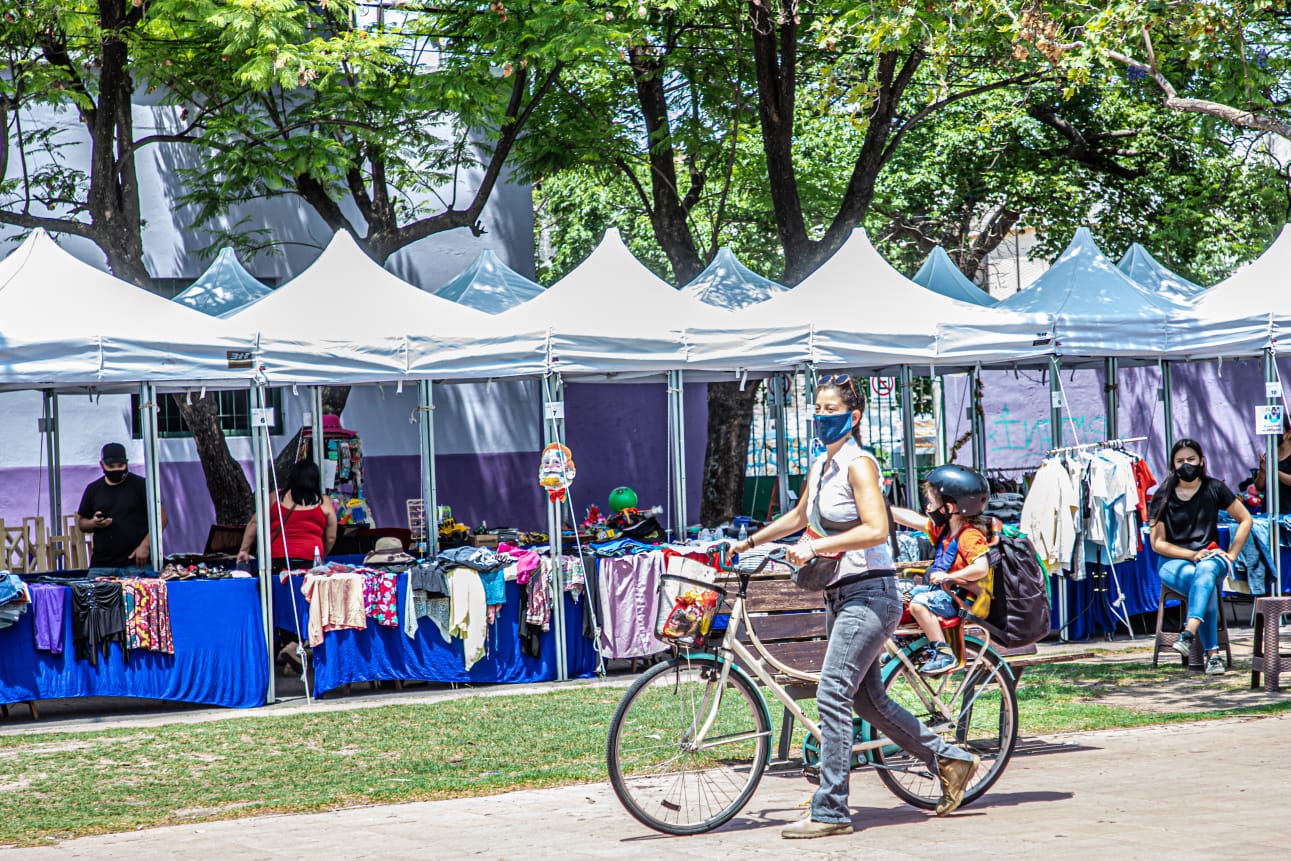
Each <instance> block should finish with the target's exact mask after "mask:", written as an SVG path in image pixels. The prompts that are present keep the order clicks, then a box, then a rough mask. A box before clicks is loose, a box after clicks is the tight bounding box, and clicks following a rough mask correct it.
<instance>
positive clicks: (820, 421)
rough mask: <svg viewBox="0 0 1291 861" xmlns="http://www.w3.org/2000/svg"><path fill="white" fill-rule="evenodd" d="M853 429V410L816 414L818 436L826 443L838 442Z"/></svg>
mask: <svg viewBox="0 0 1291 861" xmlns="http://www.w3.org/2000/svg"><path fill="white" fill-rule="evenodd" d="M851 429H852V412H851V410H848V411H847V412H845V413H838V414H837V415H832V416H821V415H818V416H816V438H817V439H818V440H820V441H821V442H823V443H824V444H825V445H829V444H831V443H836V442H838V441H839V440H840V439H842V438H843V437H845V436H847V433H848V431H850V430H851Z"/></svg>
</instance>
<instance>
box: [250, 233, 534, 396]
mask: <svg viewBox="0 0 1291 861" xmlns="http://www.w3.org/2000/svg"><path fill="white" fill-rule="evenodd" d="M228 320H229V322H230V324H232V325H234V326H237V327H239V328H240V329H242V330H244V331H247V332H249V333H252V334H255V335H256V336H257V343H258V345H259V349H258V357H259V361H260V363H261V365H262V366H263V368H264V373H265V376H266V377H267V378H268V380H269V382H270V383H274V384H285V383H301V384H307V385H331V384H337V385H343V384H348V383H363V382H382V381H387V380H400V379H412V378H423V379H431V378H433V379H444V378H455V379H458V378H464V377H473V376H484V377H488V376H503V375H513V376H520V375H524V374H534V373H540V372H541V371H542V369H543V367H544V364H545V356H544V354H543V350H544V347H545V343H544V338H543V336H542V335H540V334H538V333H535V334H533V335H532V336H530V337H529V338H528V340H527V341H522V340H521V339H520V338H518V337H517V338H512V337H510V336H507V337H499V335H498V333H499V331H500V327H499V325H498V323H497V318H495V317H492V316H490V315H488V314H485V313H483V312H481V311H476V310H475V309H474V308H468V307H466V306H463V305H458V304H457V303H455V302H450V301H448V300H447V299H441V298H439V297H438V296H434V295H432V294H430V293H427V292H426V291H424V290H421V289H418V288H417V287H414V286H413V285H411V284H409V283H408V282H406V281H403V280H401V279H400V278H398V277H396V276H395V275H393V274H391V273H390V272H388V271H386V270H385V269H383V268H382V267H381V266H379V265H377V263H376V262H375V261H373V260H372V258H370V257H368V256H367V255H366V254H364V253H363V250H362V249H360V248H359V246H358V244H357V243H356V242H355V241H354V239H353V237H351V236H350V234H349V233H348V232H346V231H339V232H337V234H336V235H335V236H334V237H333V238H332V241H331V242H330V243H328V246H327V248H326V249H324V251H323V253H322V254H321V255H319V257H318V259H317V260H315V261H314V263H313V264H312V265H311V266H310V267H309V268H308V269H306V270H305V271H304V272H302V273H300V275H298V276H296V277H295V278H294V279H292V280H291V281H289V282H288V283H286V284H284V285H283V286H282V287H279V288H278V289H277V290H274V291H273V292H272V293H271V294H269V295H268V296H266V297H264V298H263V299H261V300H259V301H258V302H255V303H254V304H251V305H248V306H247V307H246V308H244V309H242V310H241V311H239V312H238V313H237V314H234V315H233V316H232V317H229V318H228ZM320 358H322V361H320ZM477 369H483V371H482V372H481V373H478V374H477V373H476V370H477Z"/></svg>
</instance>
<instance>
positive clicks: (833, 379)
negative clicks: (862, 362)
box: [816, 374, 857, 392]
mask: <svg viewBox="0 0 1291 861" xmlns="http://www.w3.org/2000/svg"><path fill="white" fill-rule="evenodd" d="M816 385H817V386H837V387H838V388H840V389H841V388H842V387H843V386H848V387H849V388H851V390H852V391H853V392H855V391H857V389H856V380H853V379H852V375H851V374H825V376H823V377H821V378H820V379H819V380H817V381H816Z"/></svg>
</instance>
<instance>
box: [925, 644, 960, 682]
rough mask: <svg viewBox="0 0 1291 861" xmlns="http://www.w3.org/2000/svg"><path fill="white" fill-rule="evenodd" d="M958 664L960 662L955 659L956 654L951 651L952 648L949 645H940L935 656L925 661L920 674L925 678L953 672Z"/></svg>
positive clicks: (935, 651)
mask: <svg viewBox="0 0 1291 861" xmlns="http://www.w3.org/2000/svg"><path fill="white" fill-rule="evenodd" d="M957 663H959V662H958V661H957V660H956V659H955V653H954V652H953V651H951V648H950V646H949V645H948V644H947V643H938V644H937V646H936V648H935V650H934V654H933V656H932V657H931V658H929V659H928V660H927V661H924V663H923V666H921V667H920V668H919V672H921V673H923V674H924V675H925V676H936V675H940V674H942V673H946V672H949V671H950V670H953V669H954V668H955V665H956V664H957Z"/></svg>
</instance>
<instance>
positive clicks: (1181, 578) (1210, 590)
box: [1157, 556, 1228, 651]
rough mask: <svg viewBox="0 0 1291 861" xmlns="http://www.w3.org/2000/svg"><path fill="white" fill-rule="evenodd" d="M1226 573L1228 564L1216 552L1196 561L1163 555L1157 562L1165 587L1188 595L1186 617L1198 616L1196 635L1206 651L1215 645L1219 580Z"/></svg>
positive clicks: (1217, 633)
mask: <svg viewBox="0 0 1291 861" xmlns="http://www.w3.org/2000/svg"><path fill="white" fill-rule="evenodd" d="M1227 573H1228V566H1227V565H1226V564H1225V563H1224V560H1223V559H1222V558H1220V557H1217V556H1212V557H1208V558H1206V559H1203V560H1201V561H1200V562H1196V563H1193V562H1189V561H1188V560H1187V559H1163V560H1161V564H1160V565H1159V566H1157V574H1158V575H1160V577H1161V582H1162V583H1164V584H1165V585H1166V588H1168V589H1170V590H1171V591H1174V592H1178V593H1179V594H1180V595H1183V596H1185V597H1186V598H1187V599H1188V618H1189V619H1200V620H1201V627H1200V628H1199V629H1198V630H1197V635H1198V636H1199V637H1201V647H1202V648H1203V649H1205V650H1206V651H1210V650H1211V649H1215V648H1218V647H1219V600H1218V598H1219V584H1220V583H1222V582H1223V580H1224V575H1225V574H1227Z"/></svg>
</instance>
